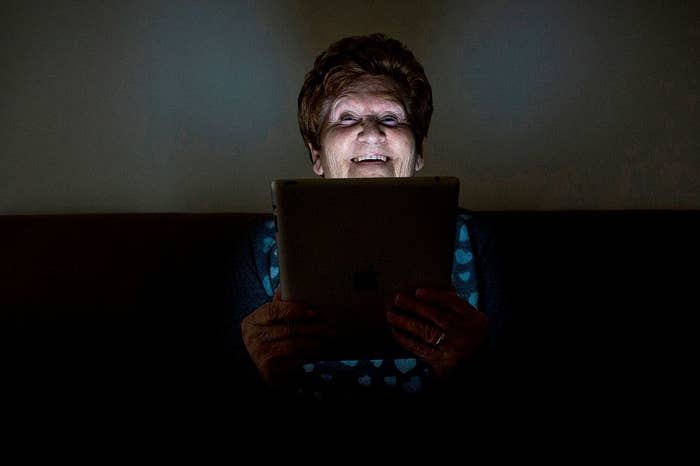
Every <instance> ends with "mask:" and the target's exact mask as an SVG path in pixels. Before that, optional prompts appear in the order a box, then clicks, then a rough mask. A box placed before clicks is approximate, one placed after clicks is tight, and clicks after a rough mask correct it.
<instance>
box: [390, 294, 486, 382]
mask: <svg viewBox="0 0 700 466" xmlns="http://www.w3.org/2000/svg"><path fill="white" fill-rule="evenodd" d="M387 320H388V321H389V324H390V325H391V326H392V333H393V335H394V338H395V339H396V341H397V342H398V343H399V344H400V345H401V346H402V347H404V348H405V349H407V350H408V351H411V352H412V353H413V354H415V355H416V356H417V357H419V358H421V359H423V360H425V361H426V362H427V363H428V364H430V365H431V366H432V368H433V370H435V372H436V373H437V374H438V376H439V377H444V376H445V375H447V374H449V373H450V371H451V370H452V369H454V368H455V367H456V366H457V364H458V363H459V362H460V361H463V360H466V359H468V358H469V357H470V356H471V355H472V354H473V353H474V351H475V350H476V349H477V347H478V346H479V345H481V344H482V343H483V342H484V340H485V339H486V328H487V320H488V319H487V318H486V315H485V314H484V313H482V312H479V311H478V310H476V309H475V308H474V307H473V306H471V305H470V304H469V303H468V302H467V301H465V300H463V299H462V298H460V297H459V296H457V293H456V292H455V291H444V290H435V289H422V288H419V289H418V290H416V293H415V296H411V295H408V294H405V293H399V294H397V295H396V297H395V298H394V307H393V308H392V309H390V310H389V311H388V312H387Z"/></svg>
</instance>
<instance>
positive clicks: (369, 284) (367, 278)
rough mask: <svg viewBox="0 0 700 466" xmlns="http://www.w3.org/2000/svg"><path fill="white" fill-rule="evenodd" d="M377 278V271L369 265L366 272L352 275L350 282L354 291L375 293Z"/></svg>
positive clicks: (377, 285)
mask: <svg viewBox="0 0 700 466" xmlns="http://www.w3.org/2000/svg"><path fill="white" fill-rule="evenodd" d="M378 276H379V272H377V269H376V268H375V267H374V265H370V266H369V267H367V269H366V270H360V271H358V272H355V273H353V274H352V282H353V285H354V286H355V289H356V290H361V291H376V290H377V289H378V288H379V282H378V280H377V277H378Z"/></svg>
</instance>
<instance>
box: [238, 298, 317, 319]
mask: <svg viewBox="0 0 700 466" xmlns="http://www.w3.org/2000/svg"><path fill="white" fill-rule="evenodd" d="M316 317H318V312H316V311H315V310H313V309H311V308H309V307H308V306H307V305H306V304H304V303H293V302H288V301H273V302H271V303H266V304H264V305H262V306H261V307H259V308H258V309H256V310H255V311H254V312H253V313H251V314H250V315H248V316H247V317H246V318H245V319H244V320H243V321H244V323H246V324H249V325H270V324H271V323H273V322H280V321H285V320H300V319H313V318H316Z"/></svg>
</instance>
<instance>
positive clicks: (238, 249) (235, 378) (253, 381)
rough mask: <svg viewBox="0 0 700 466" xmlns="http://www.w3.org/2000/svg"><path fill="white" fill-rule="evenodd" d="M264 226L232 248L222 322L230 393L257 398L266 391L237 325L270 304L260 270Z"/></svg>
mask: <svg viewBox="0 0 700 466" xmlns="http://www.w3.org/2000/svg"><path fill="white" fill-rule="evenodd" d="M264 228H265V226H264V225H255V226H254V227H252V228H251V229H250V231H249V233H248V234H247V235H242V238H241V239H240V240H239V241H238V242H237V244H236V246H235V251H234V254H233V255H232V257H233V263H232V264H231V267H232V274H231V275H230V276H231V280H232V282H233V283H232V299H231V301H230V302H231V307H230V310H229V313H228V315H227V321H226V337H225V354H227V360H228V361H229V369H228V370H227V371H226V372H227V375H228V377H227V381H228V383H230V387H229V388H230V390H231V392H232V393H234V392H235V393H239V394H240V393H241V392H244V393H245V394H246V395H248V396H250V395H260V394H262V393H264V392H265V391H266V386H265V385H264V383H263V382H262V380H261V378H260V376H259V374H258V372H257V368H256V367H255V365H254V363H253V361H252V360H251V359H250V355H249V354H248V351H247V350H246V348H245V345H244V344H243V338H242V334H241V322H242V320H243V319H244V318H245V317H246V316H247V315H248V314H250V313H251V312H253V311H255V310H256V309H257V308H259V307H260V306H261V305H263V304H264V303H266V302H269V301H270V300H271V297H270V295H269V294H268V292H267V291H266V288H265V287H264V285H263V279H264V276H265V273H267V274H268V275H269V271H265V270H263V269H262V268H261V264H263V262H264V257H263V256H264V252H263V248H262V244H261V242H260V239H261V232H262V231H263V229H264Z"/></svg>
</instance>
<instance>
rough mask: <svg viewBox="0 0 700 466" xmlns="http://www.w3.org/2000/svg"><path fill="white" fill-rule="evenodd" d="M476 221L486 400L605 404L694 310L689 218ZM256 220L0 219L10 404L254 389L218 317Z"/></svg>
mask: <svg viewBox="0 0 700 466" xmlns="http://www.w3.org/2000/svg"><path fill="white" fill-rule="evenodd" d="M479 215H481V216H482V218H484V219H485V220H486V222H487V223H488V224H489V225H490V227H491V229H492V231H493V233H494V235H495V237H496V239H497V244H498V251H499V257H500V258H501V260H502V268H503V279H504V283H505V289H506V302H507V309H508V312H509V320H508V325H507V327H506V331H505V337H504V338H503V339H502V343H501V348H500V349H499V351H498V356H497V357H496V358H494V360H493V362H492V363H491V364H492V367H493V370H492V371H491V372H490V374H491V377H492V379H493V380H494V381H496V382H494V383H493V384H492V387H491V388H490V389H493V388H494V387H495V386H496V385H497V386H499V387H514V386H517V387H519V388H518V390H517V393H521V394H524V393H530V394H532V393H550V392H552V391H554V390H555V389H554V388H553V387H558V388H557V389H556V390H558V392H559V393H569V392H568V391H567V389H568V388H571V387H577V388H579V389H582V390H583V389H584V388H583V387H587V388H586V390H589V389H590V390H591V392H594V391H598V392H599V393H601V392H605V393H609V392H608V389H603V387H611V386H613V385H614V383H613V381H618V382H619V381H622V380H625V378H626V377H627V375H630V376H631V374H633V373H636V374H639V372H637V369H640V368H641V369H642V372H643V373H645V374H646V375H647V376H648V377H650V378H652V375H651V374H653V371H652V372H649V371H651V367H653V366H652V362H653V361H654V359H655V358H660V357H661V356H660V355H661V354H662V351H660V350H661V349H662V348H667V347H668V344H669V343H671V342H672V341H673V340H674V338H672V337H670V336H671V335H680V334H681V333H682V331H683V327H684V322H688V323H690V322H691V320H690V319H691V315H694V314H693V313H694V312H695V311H693V310H692V309H697V305H693V304H689V303H692V302H693V301H696V300H692V301H689V300H688V298H689V296H690V293H691V292H692V291H694V289H695V288H696V287H697V284H696V275H697V273H696V272H695V271H696V270H697V264H698V258H699V257H698V256H699V254H698V251H699V249H700V248H698V238H700V212H698V211H671V210H657V211H634V210H631V211H548V212H536V211H499V212H491V211H489V212H479ZM264 217H266V215H265V214H252V213H220V214H165V213H163V214H160V213H154V214H82V215H4V216H0V332H1V333H0V340H1V342H2V354H3V355H4V359H5V362H4V364H3V371H4V374H5V380H6V381H11V382H8V383H7V384H6V385H9V386H11V387H13V389H14V390H15V393H16V395H17V396H20V397H22V398H24V399H28V398H30V399H36V398H41V397H43V396H45V395H46V392H47V390H48V391H51V392H52V393H54V394H55V393H62V394H63V395H62V396H66V395H68V394H70V395H71V396H72V398H73V399H74V400H75V399H91V398H99V399H104V398H105V397H107V396H108V395H106V394H110V395H109V396H110V397H111V398H110V399H112V398H114V395H115V394H118V395H119V398H124V397H127V398H128V397H130V398H129V399H131V400H132V401H134V400H143V399H147V398H149V397H151V398H150V399H154V398H157V397H161V396H162V395H164V394H173V393H177V394H178V395H177V396H178V397H180V399H184V398H187V397H190V396H191V397H195V398H196V399H200V400H201V399H206V400H208V401H209V402H211V403H222V402H225V400H228V399H230V398H231V397H232V396H233V395H232V393H233V392H232V390H235V388H236V387H240V386H242V385H245V384H247V385H246V386H248V387H249V388H250V387H253V389H254V390H258V389H262V388H261V387H260V386H259V385H258V381H256V380H255V377H256V375H255V371H254V370H251V366H250V362H249V361H248V360H247V356H246V355H245V353H244V352H243V353H241V352H240V346H238V347H237V348H238V349H235V348H236V346H235V345H227V344H226V339H228V338H230V329H231V328H234V330H235V328H236V325H237V324H236V323H235V322H233V321H232V320H231V318H230V315H229V313H228V312H227V309H230V308H231V306H232V304H233V303H234V302H235V299H236V288H235V284H234V283H233V279H232V276H233V268H234V267H236V266H237V265H236V264H238V263H240V260H239V259H240V255H241V254H245V253H246V241H247V236H246V232H247V230H248V228H249V227H250V226H251V225H252V224H253V223H255V222H259V221H261V219H262V218H264ZM671 317H673V318H671ZM686 317H687V318H686ZM660 342H663V344H662V343H660ZM224 348H234V350H232V351H231V350H229V351H226V350H224ZM232 352H233V353H236V354H231V353H232ZM640 366H641V367H640ZM184 387H189V388H188V389H185V388H184ZM193 387H194V388H193ZM527 387H529V388H530V391H529V392H528V391H527V390H526V388H527ZM49 389H50V390H49ZM127 395H128V396H127ZM54 396H58V395H54ZM522 396H523V398H522V399H521V401H523V403H526V401H525V400H526V399H527V397H526V396H525V395H522Z"/></svg>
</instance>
